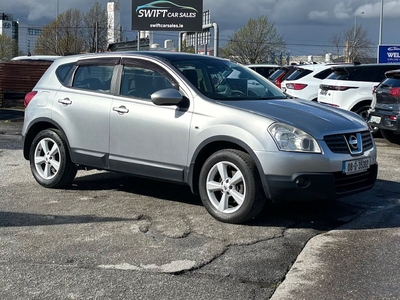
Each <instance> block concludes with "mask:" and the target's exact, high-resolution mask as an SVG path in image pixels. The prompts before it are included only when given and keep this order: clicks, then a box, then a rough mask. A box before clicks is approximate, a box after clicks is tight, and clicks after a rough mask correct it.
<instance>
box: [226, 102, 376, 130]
mask: <svg viewBox="0 0 400 300" xmlns="http://www.w3.org/2000/svg"><path fill="white" fill-rule="evenodd" d="M220 103H221V104H224V105H228V106H231V107H235V108H238V109H242V110H246V111H249V112H252V113H255V114H259V115H263V116H265V117H268V118H269V119H271V120H273V121H276V122H282V123H286V124H289V125H292V126H295V127H297V128H299V129H301V130H303V131H305V132H307V133H309V134H311V135H313V136H314V137H316V138H323V136H324V135H326V134H336V133H344V132H354V131H363V130H368V126H367V124H366V122H365V121H364V120H363V119H362V118H361V117H360V116H359V115H357V114H356V113H353V112H350V111H347V110H343V109H339V108H334V107H330V106H328V105H324V104H320V103H318V102H312V101H307V100H302V99H273V100H254V101H249V100H246V101H224V102H220Z"/></svg>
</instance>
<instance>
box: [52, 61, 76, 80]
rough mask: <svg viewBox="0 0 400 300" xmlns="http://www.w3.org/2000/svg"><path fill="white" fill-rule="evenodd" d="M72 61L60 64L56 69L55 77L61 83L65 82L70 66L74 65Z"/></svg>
mask: <svg viewBox="0 0 400 300" xmlns="http://www.w3.org/2000/svg"><path fill="white" fill-rule="evenodd" d="M74 65H75V64H74V63H70V64H65V65H61V66H59V67H58V68H57V70H56V76H57V79H58V80H59V81H60V82H61V83H62V84H65V81H66V79H67V78H68V74H69V72H71V70H72V68H73V67H74Z"/></svg>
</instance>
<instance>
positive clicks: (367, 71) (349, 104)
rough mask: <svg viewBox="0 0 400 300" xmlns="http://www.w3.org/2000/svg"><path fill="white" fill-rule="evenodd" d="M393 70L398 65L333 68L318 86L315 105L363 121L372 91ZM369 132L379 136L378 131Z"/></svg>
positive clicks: (359, 65) (369, 106)
mask: <svg viewBox="0 0 400 300" xmlns="http://www.w3.org/2000/svg"><path fill="white" fill-rule="evenodd" d="M397 68H400V64H365V65H362V64H358V65H348V66H334V67H332V73H331V74H330V75H329V76H328V77H327V78H325V79H323V80H322V82H321V84H320V86H319V90H318V102H320V103H324V104H328V105H331V106H333V107H338V108H342V109H346V110H350V111H353V112H355V113H357V114H359V115H360V116H361V117H363V119H365V120H367V117H368V110H369V109H370V108H371V103H372V92H373V89H374V88H375V87H376V86H377V85H378V84H379V82H380V81H382V80H383V79H384V78H385V72H386V71H389V70H393V69H397ZM371 130H372V132H373V134H374V135H378V134H379V128H377V127H371Z"/></svg>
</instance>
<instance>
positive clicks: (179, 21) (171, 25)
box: [132, 0, 203, 31]
mask: <svg viewBox="0 0 400 300" xmlns="http://www.w3.org/2000/svg"><path fill="white" fill-rule="evenodd" d="M202 12H203V0H190V1H187V0H173V1H153V2H151V1H150V2H149V1H146V0H132V30H138V31H201V30H202V24H201V23H202Z"/></svg>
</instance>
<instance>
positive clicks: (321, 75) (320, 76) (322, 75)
mask: <svg viewBox="0 0 400 300" xmlns="http://www.w3.org/2000/svg"><path fill="white" fill-rule="evenodd" d="M331 73H332V70H331V69H330V68H329V69H326V70H323V71H321V72H319V73H317V74H315V75H314V76H313V77H314V78H318V79H325V78H326V77H328V76H329V75H330V74H331Z"/></svg>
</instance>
